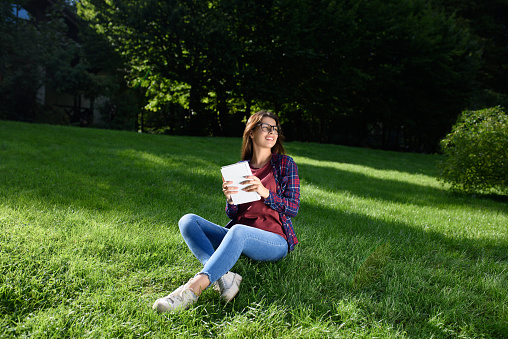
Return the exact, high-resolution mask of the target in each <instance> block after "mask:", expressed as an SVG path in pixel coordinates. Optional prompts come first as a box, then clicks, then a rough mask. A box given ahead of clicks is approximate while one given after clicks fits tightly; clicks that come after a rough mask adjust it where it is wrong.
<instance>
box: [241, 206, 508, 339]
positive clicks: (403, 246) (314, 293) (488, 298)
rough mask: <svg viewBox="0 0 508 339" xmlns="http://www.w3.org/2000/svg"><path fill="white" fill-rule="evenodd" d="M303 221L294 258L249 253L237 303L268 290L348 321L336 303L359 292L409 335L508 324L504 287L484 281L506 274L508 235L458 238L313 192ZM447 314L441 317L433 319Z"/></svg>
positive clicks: (267, 294)
mask: <svg viewBox="0 0 508 339" xmlns="http://www.w3.org/2000/svg"><path fill="white" fill-rule="evenodd" d="M294 223H295V228H296V232H297V235H298V238H299V240H300V243H299V244H298V245H297V247H296V249H295V251H294V252H292V253H290V254H289V255H288V257H287V258H286V259H284V260H282V261H280V262H277V263H275V264H273V263H256V262H251V261H248V260H246V261H244V262H240V265H239V267H238V269H239V271H240V273H243V274H244V275H245V277H246V279H244V282H243V283H242V294H240V295H239V298H238V301H239V303H237V304H236V305H235V307H234V310H236V311H239V312H241V311H242V308H243V307H246V306H247V305H248V304H249V302H251V301H252V300H261V299H263V300H267V301H268V302H272V303H279V304H284V305H289V306H294V307H298V306H299V305H302V304H303V305H307V306H308V308H309V310H312V312H315V316H314V317H315V318H316V319H328V320H330V321H331V322H332V323H333V324H334V325H335V326H336V328H340V326H341V324H343V323H344V322H347V321H350V319H346V318H343V316H341V315H338V314H336V313H334V312H336V311H335V310H336V308H337V305H338V304H340V303H341V302H346V303H349V302H354V301H355V300H356V301H358V302H359V304H360V305H361V306H360V308H361V312H362V314H363V315H364V316H365V321H366V322H369V321H372V322H383V323H386V324H388V325H390V326H391V327H392V328H394V329H398V330H402V331H405V332H406V333H407V334H408V335H409V337H419V336H420V335H421V334H422V333H428V334H429V336H432V335H434V336H436V335H437V336H438V337H448V336H449V335H450V333H451V332H450V330H453V331H457V333H459V332H460V331H461V327H463V328H464V327H467V326H469V325H471V324H472V326H473V327H475V328H476V329H477V330H479V331H481V333H483V334H484V335H485V336H487V337H499V336H500V335H502V334H503V333H506V330H507V329H508V328H507V324H506V322H503V320H502V318H501V317H500V316H499V315H500V312H501V311H500V310H499V306H500V305H502V304H503V300H504V297H503V296H501V295H499V290H497V291H496V290H493V289H492V288H491V287H490V286H489V285H488V284H483V283H481V281H482V280H483V279H485V275H489V276H497V277H498V280H497V284H502V283H503V279H506V273H505V272H506V269H507V261H508V244H507V243H506V241H504V242H500V241H488V240H484V241H483V240H475V239H466V238H461V239H457V238H451V237H447V236H446V235H445V234H443V233H440V232H437V231H434V230H432V229H430V230H422V229H418V228H415V227H413V226H411V225H408V224H405V223H401V222H396V221H386V220H383V219H377V218H373V217H370V216H366V215H362V214H358V213H347V214H345V213H342V212H340V211H338V210H335V209H333V208H331V207H327V206H322V205H316V204H311V203H307V202H305V200H304V201H303V202H302V205H301V210H300V213H299V215H298V216H297V217H296V218H295V220H294ZM387 244H388V246H389V248H390V249H389V255H388V256H387V257H385V258H384V259H383V263H382V265H378V267H377V268H376V270H377V271H375V272H367V273H366V274H375V275H377V277H373V279H370V280H369V279H366V280H367V281H369V282H368V283H366V284H363V285H361V286H355V278H356V277H357V275H358V273H359V270H360V268H361V267H362V264H364V263H365V261H366V260H367V259H368V258H369V256H371V255H372V254H373V252H375V251H376V250H377V249H379V248H382V247H383V246H385V249H386V247H387V246H386V245H387ZM385 254H386V253H385ZM503 275H504V277H505V278H502V277H503ZM472 281H477V283H476V284H471V282H472ZM464 282H470V283H469V284H471V285H468V286H464ZM459 286H460V287H459ZM451 291H453V293H452V292H451ZM245 292H247V293H246V294H245ZM465 305H467V307H465ZM438 315H439V317H440V321H441V322H442V323H441V325H442V326H441V327H436V326H434V325H433V324H432V319H433V317H437V316H438ZM294 320H295V322H297V321H296V319H294ZM289 322H291V321H289ZM363 325H366V324H365V323H364V324H363ZM367 326H368V325H367ZM422 326H424V327H425V328H424V329H423V330H422V328H421V327H422Z"/></svg>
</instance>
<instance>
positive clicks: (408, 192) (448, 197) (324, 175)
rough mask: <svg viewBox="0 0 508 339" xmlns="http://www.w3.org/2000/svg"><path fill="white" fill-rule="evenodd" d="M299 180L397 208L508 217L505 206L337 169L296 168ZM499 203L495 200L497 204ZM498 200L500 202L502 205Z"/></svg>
mask: <svg viewBox="0 0 508 339" xmlns="http://www.w3.org/2000/svg"><path fill="white" fill-rule="evenodd" d="M298 172H299V175H300V179H301V180H302V181H304V182H306V183H309V184H311V185H313V186H315V187H317V188H319V189H322V190H324V191H325V192H329V193H332V194H333V193H345V192H348V193H350V194H352V195H354V196H357V197H361V198H367V199H377V200H383V201H387V202H393V203H399V204H412V205H416V206H422V207H423V206H431V207H438V208H447V207H450V206H467V207H468V208H472V209H476V210H480V209H488V210H493V211H498V212H500V213H508V206H507V205H504V204H496V205H493V204H492V202H491V201H489V199H485V198H484V197H482V198H477V197H476V196H470V195H466V194H458V193H454V192H450V191H447V190H446V189H444V188H442V189H441V188H436V187H433V186H429V185H424V184H422V185H419V184H415V183H409V182H405V181H401V180H393V179H384V178H376V177H373V176H368V175H365V174H362V173H356V172H350V171H344V170H340V169H336V168H334V169H331V168H322V167H317V166H312V165H308V164H298ZM499 200H500V199H498V201H496V202H499ZM502 201H503V200H501V201H500V202H502Z"/></svg>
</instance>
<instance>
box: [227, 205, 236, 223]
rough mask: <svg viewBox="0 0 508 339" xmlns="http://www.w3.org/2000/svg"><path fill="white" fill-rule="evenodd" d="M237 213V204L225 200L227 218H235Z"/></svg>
mask: <svg viewBox="0 0 508 339" xmlns="http://www.w3.org/2000/svg"><path fill="white" fill-rule="evenodd" d="M237 214H238V205H232V204H229V203H228V202H227V201H226V215H227V216H228V217H229V219H231V220H235V219H236V215H237Z"/></svg>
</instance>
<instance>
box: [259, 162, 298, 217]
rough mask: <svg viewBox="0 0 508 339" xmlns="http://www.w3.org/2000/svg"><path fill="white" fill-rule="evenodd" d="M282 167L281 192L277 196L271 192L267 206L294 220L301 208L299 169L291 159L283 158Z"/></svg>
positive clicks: (267, 199) (266, 200) (266, 201)
mask: <svg viewBox="0 0 508 339" xmlns="http://www.w3.org/2000/svg"><path fill="white" fill-rule="evenodd" d="M280 166H281V171H280V176H279V178H278V179H279V182H278V184H279V186H280V190H281V192H280V193H278V194H276V193H274V192H272V191H270V195H269V196H268V198H266V199H265V204H267V205H269V206H270V207H271V208H273V209H274V210H275V211H277V212H279V213H283V214H285V215H287V216H288V217H291V218H292V217H295V216H296V215H297V214H298V209H299V208H300V178H299V177H298V167H297V166H296V163H295V162H294V161H293V159H291V157H283V158H281V163H280Z"/></svg>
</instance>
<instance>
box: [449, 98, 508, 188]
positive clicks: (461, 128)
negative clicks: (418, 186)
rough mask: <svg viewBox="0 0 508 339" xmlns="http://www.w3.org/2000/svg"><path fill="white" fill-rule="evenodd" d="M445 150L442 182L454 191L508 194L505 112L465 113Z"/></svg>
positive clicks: (483, 111)
mask: <svg viewBox="0 0 508 339" xmlns="http://www.w3.org/2000/svg"><path fill="white" fill-rule="evenodd" d="M441 146H442V149H443V152H444V156H445V158H444V161H443V162H442V163H441V165H440V167H441V174H440V178H441V180H442V181H444V182H447V183H449V184H451V186H452V188H453V189H457V190H464V191H466V192H490V191H492V190H494V191H495V192H501V193H505V194H506V193H508V116H507V115H506V114H505V112H504V111H503V109H501V108H500V107H493V108H487V109H482V110H478V111H464V112H463V113H462V115H461V116H460V117H459V119H458V121H457V123H456V124H455V125H454V126H453V129H452V131H451V133H449V134H448V135H447V136H446V138H445V139H443V140H442V141H441Z"/></svg>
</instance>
